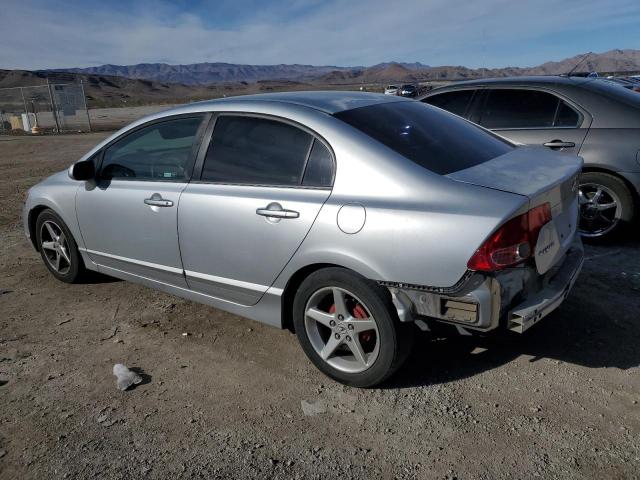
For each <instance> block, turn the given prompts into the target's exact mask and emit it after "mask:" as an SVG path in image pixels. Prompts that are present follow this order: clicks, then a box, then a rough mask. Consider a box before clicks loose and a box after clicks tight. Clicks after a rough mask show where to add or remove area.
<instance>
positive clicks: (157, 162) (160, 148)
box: [100, 116, 202, 181]
mask: <svg viewBox="0 0 640 480" xmlns="http://www.w3.org/2000/svg"><path fill="white" fill-rule="evenodd" d="M201 123H202V117H201V116H198V117H188V118H177V119H173V120H168V121H166V122H160V123H153V124H151V125H149V126H147V127H143V128H140V129H138V130H136V131H135V132H133V133H131V134H129V135H126V136H125V137H123V138H122V139H120V140H117V141H116V142H115V143H114V144H112V145H111V146H109V147H108V148H107V149H106V150H105V152H104V157H103V159H102V167H101V172H100V176H101V177H102V178H104V179H122V178H125V179H136V180H164V181H184V180H188V178H189V177H190V176H191V167H192V160H193V157H192V151H191V150H192V148H193V146H194V143H195V141H196V134H197V132H198V128H199V127H200V124H201Z"/></svg>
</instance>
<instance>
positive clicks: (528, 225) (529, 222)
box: [467, 203, 551, 272]
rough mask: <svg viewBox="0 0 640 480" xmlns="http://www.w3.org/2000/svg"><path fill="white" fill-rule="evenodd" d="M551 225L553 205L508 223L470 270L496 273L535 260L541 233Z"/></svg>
mask: <svg viewBox="0 0 640 480" xmlns="http://www.w3.org/2000/svg"><path fill="white" fill-rule="evenodd" d="M550 221H551V205H550V204H549V203H545V204H543V205H539V206H537V207H535V208H532V209H531V210H529V211H528V212H527V213H524V214H522V215H519V216H517V217H515V218H512V219H511V220H509V221H507V222H506V223H505V224H504V225H502V226H501V227H500V228H498V230H496V231H495V232H494V233H493V234H492V235H491V236H490V237H489V238H488V239H487V240H486V241H485V242H484V243H483V244H482V246H481V247H480V248H479V249H478V250H476V252H475V253H474V254H473V256H472V257H471V259H470V260H469V262H467V267H468V268H469V269H470V270H478V271H484V272H492V271H495V270H501V269H503V268H506V267H510V266H513V265H517V264H518V263H521V262H524V261H525V260H526V259H527V258H529V257H531V252H533V249H534V247H535V245H536V242H537V241H538V235H539V234H540V229H541V228H542V227H543V226H544V225H545V224H547V223H548V222H550Z"/></svg>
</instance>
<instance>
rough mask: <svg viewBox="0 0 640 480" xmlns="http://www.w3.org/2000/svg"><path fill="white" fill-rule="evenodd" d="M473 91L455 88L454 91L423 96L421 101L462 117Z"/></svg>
mask: <svg viewBox="0 0 640 480" xmlns="http://www.w3.org/2000/svg"><path fill="white" fill-rule="evenodd" d="M474 92H475V91H474V90H457V91H454V92H444V93H441V94H439V95H433V96H431V97H428V98H425V99H424V100H423V102H425V103H428V104H429V105H434V106H436V107H440V108H442V109H443V110H446V111H448V112H451V113H455V114H456V115H460V116H461V117H463V116H464V114H465V113H466V111H467V107H468V106H469V102H470V101H471V98H473V94H474Z"/></svg>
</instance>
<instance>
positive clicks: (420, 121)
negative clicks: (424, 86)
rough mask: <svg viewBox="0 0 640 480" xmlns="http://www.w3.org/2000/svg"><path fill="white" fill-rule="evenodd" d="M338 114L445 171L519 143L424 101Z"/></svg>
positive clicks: (437, 170)
mask: <svg viewBox="0 0 640 480" xmlns="http://www.w3.org/2000/svg"><path fill="white" fill-rule="evenodd" d="M335 117H337V118H339V119H340V120H343V121H345V122H347V123H348V124H350V125H352V126H354V127H356V128H357V129H359V130H361V131H363V132H364V133H366V134H367V135H369V136H370V137H372V138H374V139H376V140H377V141H379V142H381V143H383V144H384V145H386V146H387V147H389V148H391V149H392V150H395V151H396V152H398V153H399V154H401V155H404V156H405V157H407V158H408V159H410V160H412V161H414V162H415V163H417V164H418V165H421V166H423V167H424V168H427V169H429V170H431V171H433V172H435V173H439V174H441V175H446V174H448V173H451V172H456V171H458V170H463V169H465V168H469V167H472V166H474V165H477V164H479V163H483V162H486V161H488V160H491V159H492V158H495V157H497V156H499V155H502V154H504V153H506V152H508V151H509V150H511V149H512V148H513V146H512V145H511V144H510V143H507V142H505V141H504V140H502V139H500V138H498V137H497V136H494V135H492V134H490V133H488V132H485V131H484V130H482V129H481V128H478V127H476V126H474V125H473V124H471V123H469V122H467V121H466V120H463V119H461V118H459V117H456V116H454V115H451V114H450V113H447V112H444V111H442V110H439V109H437V108H433V107H431V106H429V105H425V104H424V103H420V102H394V103H384V104H378V105H372V106H369V107H361V108H354V109H352V110H345V111H343V112H339V113H336V114H335Z"/></svg>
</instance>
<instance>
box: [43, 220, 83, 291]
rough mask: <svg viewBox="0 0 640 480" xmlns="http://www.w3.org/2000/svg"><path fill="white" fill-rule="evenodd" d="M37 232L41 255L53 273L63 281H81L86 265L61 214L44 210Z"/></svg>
mask: <svg viewBox="0 0 640 480" xmlns="http://www.w3.org/2000/svg"><path fill="white" fill-rule="evenodd" d="M35 233H36V242H37V245H38V250H39V251H40V256H41V257H42V261H43V262H44V264H45V266H46V267H47V269H48V270H49V271H50V272H51V274H52V275H53V276H54V277H56V278H57V279H58V280H60V281H62V282H66V283H77V282H79V281H80V280H81V278H82V277H83V276H84V274H85V272H86V270H85V266H84V263H83V261H82V257H81V256H80V252H79V251H78V245H77V244H76V242H75V240H74V238H73V235H71V232H70V231H69V228H68V227H67V225H66V224H65V223H64V222H63V221H62V219H61V218H60V216H59V215H58V214H57V213H55V212H54V211H53V210H50V209H46V210H43V211H42V212H41V213H40V215H38V219H37V220H36V232H35ZM56 237H57V238H56ZM43 244H44V246H43ZM65 254H66V256H65ZM58 259H59V260H58ZM57 262H59V263H57ZM56 265H58V268H56Z"/></svg>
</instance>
